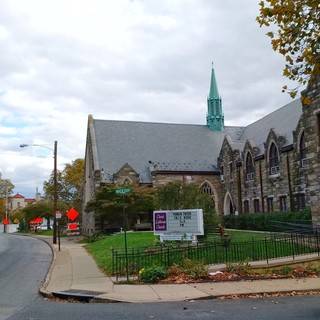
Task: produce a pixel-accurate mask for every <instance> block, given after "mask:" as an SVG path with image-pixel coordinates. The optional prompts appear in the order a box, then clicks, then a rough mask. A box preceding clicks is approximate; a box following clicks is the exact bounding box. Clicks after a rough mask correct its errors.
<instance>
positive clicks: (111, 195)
mask: <svg viewBox="0 0 320 320" xmlns="http://www.w3.org/2000/svg"><path fill="white" fill-rule="evenodd" d="M120 187H121V186H117V185H107V186H104V187H102V188H100V190H98V192H97V193H96V197H95V199H93V200H91V201H89V202H88V204H87V206H86V208H85V210H86V211H94V212H95V215H96V217H97V218H101V219H102V220H104V221H105V222H107V223H108V224H109V225H116V226H119V225H120V226H124V225H125V224H127V225H128V226H130V225H131V224H132V223H133V222H134V221H135V220H136V218H137V216H138V214H139V213H143V212H149V211H152V210H153V208H154V201H153V194H154V189H152V188H150V187H144V186H130V188H131V189H132V190H131V192H129V193H128V194H126V195H121V194H117V193H116V190H117V189H119V188H120ZM125 187H126V188H128V186H127V185H126V186H125ZM123 207H125V210H126V215H127V217H128V221H127V222H125V220H124V219H125V217H124V216H123Z"/></svg>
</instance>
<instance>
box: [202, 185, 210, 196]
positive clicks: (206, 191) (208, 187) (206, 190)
mask: <svg viewBox="0 0 320 320" xmlns="http://www.w3.org/2000/svg"><path fill="white" fill-rule="evenodd" d="M201 190H202V192H203V193H206V194H209V195H210V196H212V195H213V191H212V188H211V186H210V184H209V183H207V182H205V183H204V184H203V185H202V186H201Z"/></svg>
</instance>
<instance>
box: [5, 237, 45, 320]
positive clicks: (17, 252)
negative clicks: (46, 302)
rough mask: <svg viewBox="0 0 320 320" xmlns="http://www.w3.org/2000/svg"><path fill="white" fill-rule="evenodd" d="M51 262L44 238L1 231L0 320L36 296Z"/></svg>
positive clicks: (29, 303)
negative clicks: (39, 238)
mask: <svg viewBox="0 0 320 320" xmlns="http://www.w3.org/2000/svg"><path fill="white" fill-rule="evenodd" d="M50 261H51V249H50V248H49V246H48V245H47V244H46V243H44V242H43V241H41V240H37V239H33V238H30V237H24V236H16V235H7V234H3V233H0V320H2V319H6V318H7V317H8V316H9V315H11V314H14V313H16V312H17V311H19V310H20V309H23V308H25V307H26V306H29V305H31V304H32V303H33V302H34V301H35V300H37V299H39V295H38V289H39V286H40V283H41V281H42V280H43V279H44V278H45V276H46V273H47V270H48V267H49V265H50ZM41 300H42V299H41Z"/></svg>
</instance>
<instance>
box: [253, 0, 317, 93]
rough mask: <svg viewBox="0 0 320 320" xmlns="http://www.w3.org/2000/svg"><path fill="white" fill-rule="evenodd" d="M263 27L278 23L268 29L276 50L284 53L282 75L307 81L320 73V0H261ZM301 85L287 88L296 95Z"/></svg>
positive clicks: (258, 19)
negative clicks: (273, 29)
mask: <svg viewBox="0 0 320 320" xmlns="http://www.w3.org/2000/svg"><path fill="white" fill-rule="evenodd" d="M259 6H260V15H259V16H258V17H257V21H258V23H259V24H260V27H263V26H265V27H271V26H272V28H273V26H276V30H275V31H269V32H268V33H267V35H268V36H269V37H270V38H271V44H272V48H273V50H275V51H277V52H279V53H280V54H281V55H283V56H284V57H285V61H286V63H285V67H284V69H283V75H284V76H286V77H287V78H289V79H290V80H293V81H297V82H298V83H299V86H301V85H305V84H306V83H308V82H309V81H310V80H313V79H314V78H315V77H316V76H319V75H320V5H319V0H262V1H260V3H259ZM299 86H297V87H296V88H291V89H288V87H287V86H284V87H283V91H288V92H289V94H290V95H291V97H293V98H294V97H295V96H296V94H297V91H298V89H299Z"/></svg>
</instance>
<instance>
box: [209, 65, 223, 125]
mask: <svg viewBox="0 0 320 320" xmlns="http://www.w3.org/2000/svg"><path fill="white" fill-rule="evenodd" d="M207 102H208V113H207V126H208V128H209V129H211V130H212V131H222V130H223V128H224V116H223V112H222V102H221V97H220V96H219V92H218V86H217V81H216V76H215V73H214V69H213V64H212V69H211V83H210V91H209V96H208V100H207Z"/></svg>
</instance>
